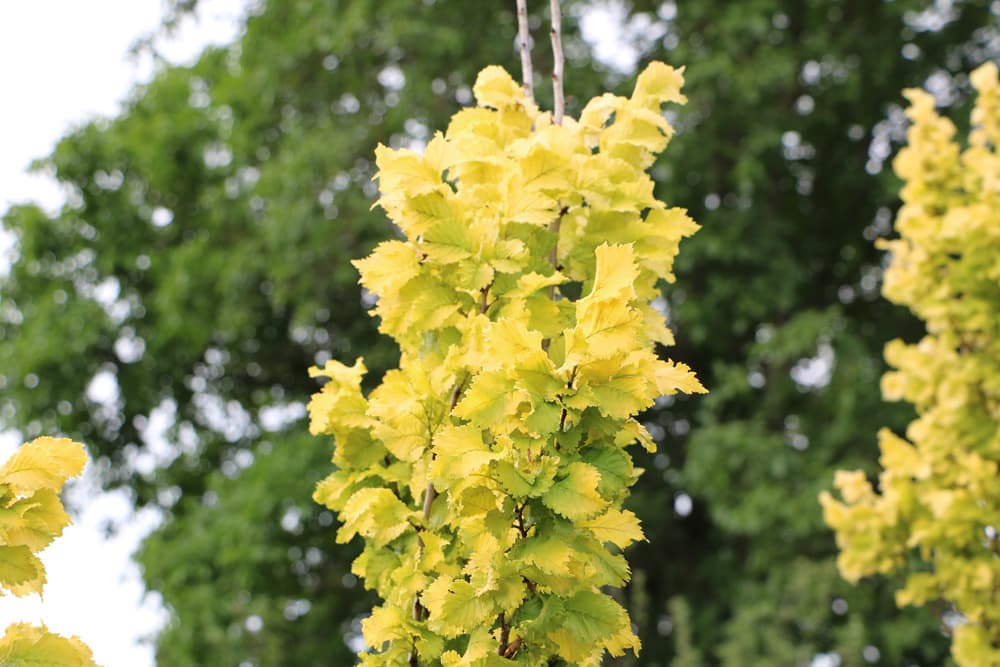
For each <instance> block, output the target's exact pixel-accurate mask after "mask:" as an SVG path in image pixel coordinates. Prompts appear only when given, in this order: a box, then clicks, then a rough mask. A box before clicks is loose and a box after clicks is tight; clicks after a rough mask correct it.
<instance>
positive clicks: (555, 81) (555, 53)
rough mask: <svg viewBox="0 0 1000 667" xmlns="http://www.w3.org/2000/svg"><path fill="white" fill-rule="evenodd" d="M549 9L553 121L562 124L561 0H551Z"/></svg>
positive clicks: (564, 104)
mask: <svg viewBox="0 0 1000 667" xmlns="http://www.w3.org/2000/svg"><path fill="white" fill-rule="evenodd" d="M518 1H519V2H521V1H522V0H518ZM549 9H550V13H551V14H552V30H551V31H550V35H551V37H552V100H553V101H552V122H553V123H555V124H556V125H562V118H563V110H564V109H565V107H566V102H565V100H563V52H562V13H561V12H560V11H559V0H549ZM522 58H523V56H522Z"/></svg>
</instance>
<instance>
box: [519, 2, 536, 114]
mask: <svg viewBox="0 0 1000 667" xmlns="http://www.w3.org/2000/svg"><path fill="white" fill-rule="evenodd" d="M517 49H518V51H520V52H521V77H522V78H523V80H524V84H523V86H524V96H525V97H527V98H528V101H529V102H534V101H535V88H534V82H533V81H532V78H533V77H534V73H533V72H532V71H531V35H529V34H528V0H517Z"/></svg>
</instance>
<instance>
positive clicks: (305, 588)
mask: <svg viewBox="0 0 1000 667" xmlns="http://www.w3.org/2000/svg"><path fill="white" fill-rule="evenodd" d="M167 4H170V5H172V6H174V7H176V8H178V9H179V10H180V11H181V12H182V13H183V12H184V11H186V10H188V9H190V8H191V7H197V6H198V5H199V3H198V2H197V0H168V3H167ZM249 4H251V5H252V11H251V12H249V14H248V15H247V17H246V20H245V22H244V25H243V26H241V31H240V36H239V37H238V38H237V39H235V40H234V41H233V42H232V43H231V44H226V45H220V46H218V47H212V48H210V49H208V50H207V51H206V52H205V53H204V54H203V55H202V56H201V57H200V58H199V59H198V60H197V61H196V62H193V63H190V64H184V65H169V64H167V63H166V62H164V61H162V60H158V62H160V65H159V66H158V68H157V70H156V73H155V76H153V78H152V79H151V80H150V81H149V82H148V83H145V84H143V85H141V86H139V87H137V88H136V89H135V90H134V91H133V93H132V94H131V95H130V96H129V98H128V99H127V100H126V101H125V102H124V104H123V105H122V108H121V111H120V112H119V113H117V114H115V116H114V117H112V118H105V119H94V120H93V121H91V122H86V123H84V124H83V125H81V126H78V127H75V128H73V129H72V130H70V131H68V132H67V133H66V135H65V136H64V137H63V138H62V139H61V141H60V142H59V145H58V146H57V148H56V149H55V150H54V151H53V152H52V154H51V155H50V156H48V157H46V159H45V160H44V161H43V162H44V165H45V168H46V169H48V170H50V171H51V173H53V174H54V175H55V178H56V179H57V180H58V181H59V182H60V184H61V186H62V188H63V189H64V190H65V191H66V192H67V193H68V194H69V196H68V198H67V202H66V205H65V206H63V207H62V208H60V209H59V210H58V211H44V210H41V209H40V208H38V207H36V206H33V205H30V204H28V205H24V206H16V207H13V208H12V209H11V210H10V211H9V212H8V213H7V214H6V215H4V218H3V223H2V224H3V227H4V229H5V231H7V232H9V233H10V234H11V236H12V238H14V239H15V246H14V248H13V252H12V254H11V262H12V263H11V266H10V270H9V272H8V273H5V274H2V275H0V423H2V427H3V428H16V429H18V430H21V431H22V432H23V433H25V434H27V435H28V436H29V438H30V437H34V436H36V435H39V434H41V433H64V434H67V435H69V436H71V437H73V438H75V439H78V440H84V441H86V442H87V443H88V446H89V447H90V451H91V452H92V454H93V455H94V457H95V463H96V465H95V468H96V470H97V472H98V473H100V474H101V476H102V477H103V479H104V480H105V482H106V483H107V484H108V485H122V486H124V487H125V489H126V490H127V491H129V492H130V493H132V494H134V497H135V498H136V500H137V502H138V503H139V504H140V505H147V506H148V505H153V506H154V507H157V508H159V509H160V510H161V511H162V515H163V517H164V522H163V525H162V526H161V527H160V528H158V529H157V530H156V531H155V532H154V533H153V534H151V535H150V536H149V537H148V538H147V539H146V541H145V542H144V545H143V548H142V551H141V552H140V554H139V555H138V558H139V560H140V562H141V566H142V571H143V576H144V578H145V581H146V583H147V585H148V587H149V588H150V589H151V590H155V591H157V592H159V593H160V594H162V596H163V599H164V601H165V603H166V606H167V608H168V610H169V612H170V616H171V622H170V624H169V625H168V627H167V628H165V629H164V631H163V632H162V633H161V634H160V636H159V637H158V639H157V660H158V662H159V663H160V664H169V665H172V666H177V667H202V666H203V665H205V664H212V665H216V664H218V665H235V664H240V663H242V662H249V663H252V664H257V665H270V664H282V665H289V666H298V665H303V666H307V667H314V666H317V665H332V666H337V667H339V666H340V665H345V664H350V663H351V660H352V655H353V651H352V650H351V648H350V645H351V644H353V643H355V642H356V641H357V639H358V637H357V634H358V633H359V632H360V627H359V625H358V621H357V619H358V618H359V616H360V615H362V614H364V613H365V612H366V611H367V610H368V609H370V607H371V605H372V604H373V601H374V599H375V596H374V594H372V593H369V592H367V591H363V590H362V589H361V586H360V585H358V583H357V579H356V578H355V577H354V576H352V575H351V574H350V563H351V561H352V560H353V559H354V558H355V557H356V555H357V550H358V546H359V545H358V542H359V541H352V543H351V544H350V545H345V546H343V547H341V548H331V544H330V542H331V539H330V526H331V525H332V522H334V521H335V519H334V517H333V515H332V513H331V512H330V511H329V510H328V509H326V508H324V507H322V506H319V505H316V504H314V503H313V502H312V501H311V500H310V498H309V493H308V492H307V491H306V492H304V491H303V490H304V489H307V488H309V487H310V485H311V484H312V483H313V482H315V481H318V479H319V478H320V477H322V474H323V471H324V469H325V468H326V466H327V459H328V455H327V452H326V451H324V449H325V448H322V447H316V446H315V444H314V441H313V439H312V438H310V436H309V435H308V434H307V433H305V432H304V431H305V429H304V427H303V423H302V421H301V419H300V420H298V421H296V420H295V417H301V415H302V414H303V412H304V410H303V407H304V405H305V403H306V402H307V401H308V400H309V395H310V393H312V392H313V391H315V389H316V386H315V382H314V381H313V380H312V379H310V378H309V377H308V376H307V375H306V374H305V373H303V372H302V369H303V368H307V367H309V366H310V365H313V364H318V365H320V366H322V365H323V364H324V362H325V361H326V359H327V358H329V357H330V356H331V355H332V356H334V357H337V358H340V359H350V358H353V357H355V356H360V355H363V356H364V359H365V364H366V365H367V367H368V368H369V373H368V374H367V375H366V376H365V379H364V381H363V389H364V390H365V392H367V391H368V390H370V389H371V388H372V387H373V386H374V385H376V384H377V383H378V382H379V380H380V379H381V377H382V373H383V371H384V370H385V369H386V368H389V367H392V366H394V365H395V364H396V356H395V354H396V353H395V350H394V349H393V348H394V346H393V345H392V344H391V342H390V341H389V340H388V339H387V338H385V337H379V336H377V335H375V325H374V323H373V322H374V321H373V320H372V318H369V317H366V316H365V314H364V305H365V304H364V303H363V302H362V301H361V299H359V298H358V293H357V292H358V290H357V286H356V278H357V276H356V273H355V272H354V271H353V270H352V268H351V266H350V264H349V260H350V259H351V258H356V257H363V256H365V255H366V254H367V253H369V252H370V251H371V249H372V248H373V247H374V246H375V245H376V244H377V243H378V242H379V241H381V240H383V239H385V238H387V237H388V236H389V235H390V234H391V233H392V231H391V227H390V225H389V224H387V223H386V221H385V216H384V215H383V214H382V212H381V211H379V210H375V211H369V207H370V205H371V203H372V201H373V199H374V198H375V197H376V196H377V194H376V192H375V188H374V186H373V184H372V183H371V177H372V175H373V173H374V171H375V165H374V164H373V160H372V159H371V156H372V153H373V151H374V150H375V147H376V144H377V142H379V141H385V142H386V143H389V144H391V145H393V146H405V145H409V144H411V143H413V142H423V141H427V140H428V139H429V138H430V132H429V128H444V127H445V126H446V124H447V122H448V118H449V117H450V116H451V114H452V113H453V112H454V110H455V107H456V105H459V104H461V105H465V104H469V103H470V101H471V86H472V84H473V82H474V80H475V76H476V72H477V71H478V69H479V67H480V66H481V64H483V63H501V64H506V65H508V68H509V67H510V66H513V65H515V64H516V62H517V53H516V50H515V46H514V40H513V39H512V38H513V36H514V34H515V33H516V19H515V15H514V3H513V2H511V0H483V1H482V2H479V3H476V11H467V8H466V7H465V6H464V5H463V4H462V3H456V2H450V1H444V0H438V1H437V2H433V3H431V2H417V3H414V2H412V0H378V1H377V2H375V1H373V0H342V1H338V2H327V1H325V0H280V1H275V0H261V1H259V2H253V3H249ZM547 4H548V3H542V2H532V3H530V7H529V10H530V12H531V16H530V17H529V18H530V21H531V24H532V26H534V27H535V29H536V34H538V33H537V28H538V27H539V26H542V25H545V24H546V21H547V16H546V9H547V7H546V5H547ZM562 5H563V8H564V10H565V11H564V16H563V18H564V25H563V34H564V39H563V42H564V51H565V54H566V57H567V61H566V76H565V81H566V102H567V111H568V113H569V114H570V115H574V116H578V115H579V112H580V109H581V107H582V104H583V102H586V100H587V99H588V98H589V96H590V95H589V92H588V91H594V90H605V89H610V90H615V91H617V92H619V93H621V94H627V92H623V91H626V90H627V89H628V88H630V85H631V81H632V80H633V77H634V76H635V74H636V72H637V71H639V70H641V68H642V66H643V64H644V63H646V62H648V61H650V60H654V59H659V60H666V61H669V62H672V63H677V64H684V65H685V66H686V71H685V78H686V84H685V88H686V90H688V91H697V94H693V93H691V92H689V95H690V97H691V101H690V102H689V103H688V104H687V105H686V106H684V107H683V108H677V107H673V108H671V109H670V111H669V112H668V113H670V114H671V115H670V118H671V123H672V124H673V125H674V126H675V127H676V129H677V132H676V135H675V136H674V137H673V139H672V140H671V145H670V151H671V159H670V160H669V161H660V162H659V163H657V164H656V165H654V166H653V168H652V169H651V171H650V174H651V176H652V178H653V180H654V181H655V183H656V192H657V195H658V196H659V198H660V199H664V200H666V201H669V202H671V203H673V204H676V205H678V206H683V207H685V208H687V209H688V210H689V211H690V212H691V216H692V217H693V218H695V219H696V220H698V222H699V223H700V224H701V225H702V226H703V229H702V231H701V232H699V233H698V234H696V235H695V236H693V237H692V238H691V239H689V240H688V241H686V242H685V249H684V252H683V253H681V255H680V256H679V257H678V258H677V262H676V264H675V267H674V271H675V272H676V274H677V276H678V283H679V286H678V288H677V289H673V290H671V291H670V294H669V299H668V307H669V310H670V316H671V320H672V322H673V324H674V325H676V327H675V328H676V331H677V345H676V348H675V350H676V352H675V353H674V354H675V355H676V356H677V358H680V359H683V360H684V361H685V362H687V363H688V364H690V365H691V366H692V367H693V368H697V369H698V376H699V378H700V379H701V381H702V382H703V383H704V384H705V385H706V386H709V387H711V388H712V393H711V394H709V395H707V396H705V397H700V398H699V399H698V400H686V399H685V398H684V397H683V396H681V397H679V398H678V399H677V400H676V401H673V402H671V401H670V400H663V401H660V402H658V404H657V405H656V406H654V408H653V409H651V410H649V411H647V412H646V414H645V415H644V416H643V417H642V421H643V423H644V424H646V425H647V426H648V427H649V430H650V432H651V433H652V434H653V435H654V437H655V438H656V440H657V443H658V451H657V452H656V453H647V452H645V451H642V450H639V449H634V451H633V453H632V456H633V458H634V459H635V463H636V465H637V466H639V467H642V468H645V469H646V470H647V472H646V474H644V475H643V476H642V477H641V478H639V480H638V481H637V482H636V484H635V485H634V486H633V487H632V493H631V496H630V497H629V499H628V502H627V507H628V509H629V510H631V511H632V512H634V513H635V514H636V516H637V517H638V518H639V519H640V520H641V522H642V527H643V532H644V533H645V536H646V538H647V540H648V542H640V543H637V544H634V545H633V546H632V547H631V548H630V550H629V564H630V565H631V567H632V581H631V582H630V584H629V586H628V587H627V589H625V590H624V591H622V592H621V594H618V595H617V599H618V600H619V602H621V603H622V604H623V605H624V606H626V607H627V608H628V611H629V615H630V617H631V619H632V621H633V623H634V624H635V627H636V633H637V634H638V635H639V637H640V638H641V639H642V643H643V654H642V656H641V657H640V658H638V659H635V658H633V657H632V655H631V653H630V652H628V653H626V655H625V656H623V657H621V658H618V659H616V660H614V661H612V662H613V664H614V665H615V666H616V667H625V666H628V665H635V664H637V663H641V664H642V665H646V666H648V667H665V666H666V665H668V664H671V663H672V662H673V661H677V664H678V665H680V664H683V665H688V666H691V665H695V666H697V665H723V666H724V667H744V665H747V664H752V665H755V666H760V667H785V666H786V665H790V664H800V663H801V664H808V663H810V662H812V661H813V660H814V659H815V657H816V656H817V655H819V654H829V655H834V654H835V655H836V656H837V659H839V660H840V661H841V665H843V666H844V667H864V666H865V665H867V664H871V663H869V658H870V656H872V655H876V656H879V657H878V658H877V661H876V663H875V664H885V665H906V664H920V665H936V664H941V663H942V662H943V661H945V660H946V659H947V657H946V654H947V651H948V642H947V639H946V638H944V637H943V636H942V634H941V633H940V631H939V628H938V624H937V622H936V621H935V620H934V618H933V617H932V616H931V614H929V613H926V612H925V611H924V610H919V609H914V608H912V607H906V608H903V609H898V608H897V607H896V605H895V601H894V599H893V594H892V590H891V586H890V585H888V583H887V582H884V581H875V582H873V583H872V585H870V586H864V587H852V586H850V585H849V584H847V583H846V582H844V581H843V580H842V579H841V578H840V576H839V575H838V573H837V569H836V566H835V562H834V561H835V557H836V553H837V550H836V548H835V545H834V540H833V538H832V535H831V533H830V531H829V529H828V528H827V527H826V525H825V524H824V522H823V518H822V513H821V511H820V507H819V505H818V503H816V496H817V494H818V493H819V492H820V490H821V489H823V488H826V487H828V486H829V484H830V479H831V478H832V476H833V473H834V470H836V469H839V468H845V467H846V468H863V469H865V470H868V471H869V472H874V471H875V469H876V467H877V461H876V458H877V453H876V452H874V451H873V450H874V448H873V447H871V446H870V444H869V439H870V434H871V433H874V432H875V431H876V430H877V429H878V428H879V427H880V426H883V425H888V426H890V427H891V428H892V429H893V430H895V431H896V432H902V429H903V428H904V427H905V424H906V423H907V421H908V420H909V419H911V418H912V411H911V409H910V408H909V405H904V404H890V403H884V402H882V401H880V400H879V395H878V378H879V376H880V375H881V373H882V372H883V370H884V367H883V362H882V348H883V345H884V343H885V341H886V340H887V339H891V338H895V337H903V338H905V339H907V340H916V337H917V336H918V331H919V329H918V327H919V322H918V321H916V320H914V319H913V318H912V317H911V316H910V315H909V313H907V312H905V310H904V309H901V308H897V307H894V306H893V305H892V304H890V303H888V302H887V301H885V300H884V299H881V298H879V284H880V276H881V255H882V253H880V252H879V251H877V250H876V249H875V248H874V246H873V244H872V242H871V241H872V239H873V238H875V237H877V236H879V235H885V234H887V233H888V232H889V231H890V229H891V225H890V222H891V220H892V214H893V211H894V209H895V207H896V205H897V204H896V201H897V191H898V181H897V180H896V179H895V178H894V177H893V176H892V175H891V174H889V173H888V170H887V169H882V166H883V165H884V164H885V162H884V161H885V160H886V159H887V156H888V155H890V154H891V153H892V152H893V150H894V148H895V146H896V145H897V144H898V143H899V142H900V141H902V139H903V133H902V123H901V122H900V119H899V117H900V116H901V115H902V109H900V108H899V102H900V100H899V90H900V88H902V87H907V86H921V85H923V84H924V82H925V81H926V80H927V79H928V77H933V81H934V83H935V85H937V86H941V88H938V89H937V90H938V92H940V91H942V90H943V91H945V93H946V95H945V97H946V98H947V100H948V104H949V105H961V104H962V103H963V100H964V98H965V95H966V93H967V83H966V80H967V77H966V73H967V72H968V71H969V70H971V69H973V68H974V67H975V66H977V65H979V64H980V63H982V62H984V61H985V60H987V59H991V58H992V59H995V58H996V57H997V56H998V51H997V44H998V42H997V40H996V39H994V36H995V35H996V34H997V32H998V22H997V16H996V14H995V13H994V12H993V11H991V8H994V7H995V6H996V5H995V3H993V2H992V0H964V1H963V2H953V3H944V2H934V3H932V2H930V1H929V0H894V1H893V2H871V1H870V0H755V1H754V2H732V1H731V0H704V1H703V2H672V1H664V0H630V2H627V3H626V2H621V3H618V2H615V3H606V2H595V1H593V0H563V2H562ZM208 7H209V11H211V9H210V7H211V4H209V5H208ZM456 7H458V8H459V9H458V10H456ZM594 7H598V8H602V7H604V8H610V10H611V11H609V12H607V13H602V14H601V15H600V21H596V23H597V25H598V26H601V27H603V26H609V27H614V28H616V30H614V31H609V32H616V33H619V34H622V35H624V36H626V37H625V38H624V39H623V41H622V43H621V44H618V45H616V48H615V49H613V50H607V49H605V48H604V46H605V45H604V43H603V42H595V41H594V40H593V39H592V38H591V36H590V35H591V34H592V33H593V32H594V31H593V30H588V28H593V26H594V24H595V21H594V16H593V15H592V14H591V9H592V8H594ZM543 41H544V40H541V39H540V40H538V42H537V44H538V46H537V47H536V48H535V49H534V52H533V53H534V58H535V61H536V62H535V64H536V71H537V72H540V73H542V74H547V73H548V72H550V71H552V63H551V60H550V55H549V52H548V49H546V48H544V45H543ZM154 47H155V44H154ZM584 93H587V94H586V95H584ZM536 94H537V96H538V98H539V100H540V103H541V104H542V105H543V106H546V107H549V106H550V102H549V100H550V98H549V93H548V91H547V90H542V89H541V87H540V86H539V87H536ZM880 169H882V170H881V171H880ZM806 371H808V372H806ZM95 379H98V380H101V381H102V382H103V383H104V385H105V387H106V386H108V385H109V384H110V385H112V386H114V387H115V389H116V391H114V392H112V395H111V396H110V397H108V396H107V395H105V396H104V398H103V399H101V400H98V398H99V397H98V396H97V395H96V394H94V393H91V392H88V388H89V387H90V386H91V385H93V384H98V383H96V382H95ZM112 380H113V382H112ZM276 415H277V416H279V417H281V418H280V419H275V418H274V417H275V416H276ZM164 424H165V425H166V426H165V428H164V429H163V430H162V431H161V430H158V429H157V428H154V427H156V426H157V425H164ZM164 443H165V444H166V446H164ZM664 554H673V555H674V556H673V557H671V558H664Z"/></svg>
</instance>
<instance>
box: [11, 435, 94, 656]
mask: <svg viewBox="0 0 1000 667" xmlns="http://www.w3.org/2000/svg"><path fill="white" fill-rule="evenodd" d="M86 463H87V454H86V451H85V450H84V448H83V445H81V444H80V443H77V442H73V441H72V440H68V439H66V438H47V437H43V438H37V439H35V440H32V441H31V442H29V443H27V444H25V445H22V446H21V447H20V448H19V449H18V450H17V451H16V452H15V453H14V455H13V456H11V457H10V458H9V459H8V460H7V462H6V463H4V464H3V466H0V595H4V594H6V593H12V594H14V595H17V596H22V595H30V594H32V593H37V594H39V595H40V594H41V593H42V588H43V587H44V586H45V566H44V565H43V564H42V561H40V560H39V559H38V556H37V555H36V554H37V553H38V552H39V551H41V550H42V549H44V548H45V547H47V546H48V545H49V544H50V543H51V542H52V540H54V539H55V538H57V537H59V536H60V535H62V531H63V529H64V528H65V527H66V526H68V525H69V523H70V520H69V515H67V514H66V511H65V510H64V509H63V505H62V501H61V500H60V499H59V492H60V490H61V489H62V486H63V484H65V483H66V480H67V479H69V478H70V477H76V476H77V475H79V474H80V473H82V472H83V467H84V466H85V465H86ZM0 665H5V666H6V665H11V666H12V667H19V666H20V665H51V666H53V667H55V666H59V667H93V666H94V665H95V663H94V661H93V657H92V655H91V652H90V649H89V648H87V646H86V645H85V644H84V643H83V642H81V641H80V640H79V639H78V638H77V637H69V638H67V637H61V636H59V635H56V634H53V633H51V632H48V631H47V630H46V629H45V628H44V627H35V626H32V625H28V624H26V623H15V624H13V625H11V626H9V627H8V628H7V630H6V632H5V633H4V635H3V637H0Z"/></svg>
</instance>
